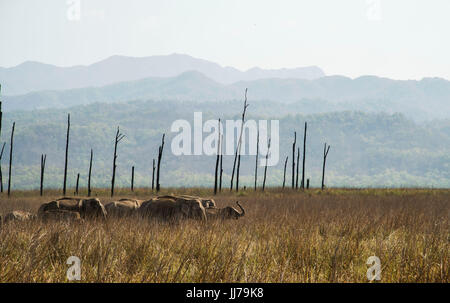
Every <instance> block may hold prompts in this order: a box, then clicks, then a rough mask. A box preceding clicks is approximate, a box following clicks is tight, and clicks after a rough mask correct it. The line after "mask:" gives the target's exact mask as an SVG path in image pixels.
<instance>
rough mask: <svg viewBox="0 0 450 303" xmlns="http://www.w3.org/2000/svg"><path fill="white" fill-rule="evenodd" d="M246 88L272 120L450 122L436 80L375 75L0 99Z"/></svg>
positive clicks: (41, 101) (188, 95) (71, 100)
mask: <svg viewBox="0 0 450 303" xmlns="http://www.w3.org/2000/svg"><path fill="white" fill-rule="evenodd" d="M245 88H248V98H249V102H251V103H253V104H254V103H255V102H257V101H261V102H262V101H270V102H269V104H274V103H276V104H280V105H281V106H280V105H275V106H272V107H271V110H270V111H267V113H268V114H271V115H276V114H277V113H279V112H280V111H283V112H284V113H286V111H292V112H298V113H318V112H327V111H341V110H356V111H365V112H380V111H383V112H387V113H394V112H400V113H404V114H406V115H407V116H409V117H411V118H413V119H415V120H416V121H420V120H429V119H442V118H450V82H449V81H447V80H444V79H440V78H424V79H422V80H420V81H416V80H408V81H402V80H391V79H386V78H379V77H375V76H363V77H359V78H356V79H350V78H347V77H342V76H325V77H321V78H318V79H314V80H305V79H292V78H291V79H280V78H271V79H261V80H253V81H239V82H235V83H232V84H222V83H218V82H216V81H214V80H212V79H210V78H208V77H206V76H205V75H203V74H202V73H200V72H196V71H189V72H185V73H182V74H180V75H178V76H175V77H166V78H162V77H150V78H145V79H141V80H136V81H128V82H120V83H116V84H111V85H107V86H103V87H88V88H78V89H69V90H59V91H58V90H48V91H40V92H32V93H28V94H24V95H19V96H3V98H2V99H3V101H4V103H3V109H4V110H5V111H12V110H32V109H41V108H63V107H69V106H74V105H83V104H91V103H95V102H100V103H113V102H124V101H129V100H156V101H158V100H179V101H198V102H205V101H206V102H221V101H230V100H242V99H243V95H244V90H245ZM264 104H266V103H264ZM288 104H290V105H288Z"/></svg>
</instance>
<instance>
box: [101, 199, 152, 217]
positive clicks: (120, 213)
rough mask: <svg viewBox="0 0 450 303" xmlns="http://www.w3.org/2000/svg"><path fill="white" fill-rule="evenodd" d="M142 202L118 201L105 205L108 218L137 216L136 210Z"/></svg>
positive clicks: (132, 200) (133, 200)
mask: <svg viewBox="0 0 450 303" xmlns="http://www.w3.org/2000/svg"><path fill="white" fill-rule="evenodd" d="M142 202H143V200H135V199H120V200H119V201H113V202H110V203H108V204H106V205H105V209H106V212H107V213H108V217H109V216H114V217H124V216H132V215H134V214H137V210H138V209H139V207H140V206H141V204H142Z"/></svg>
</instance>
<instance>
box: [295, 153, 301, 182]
mask: <svg viewBox="0 0 450 303" xmlns="http://www.w3.org/2000/svg"><path fill="white" fill-rule="evenodd" d="M299 164H300V147H297V171H296V175H295V189H298V167H299V166H300V165H299Z"/></svg>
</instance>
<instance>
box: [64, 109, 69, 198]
mask: <svg viewBox="0 0 450 303" xmlns="http://www.w3.org/2000/svg"><path fill="white" fill-rule="evenodd" d="M69 133H70V114H67V136H66V156H65V161H64V184H63V195H64V196H65V195H66V182H67V160H68V157H69Z"/></svg>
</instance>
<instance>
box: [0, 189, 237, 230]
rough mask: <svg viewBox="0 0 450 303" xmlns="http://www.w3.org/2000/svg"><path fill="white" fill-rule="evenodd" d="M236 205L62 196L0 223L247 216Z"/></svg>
mask: <svg viewBox="0 0 450 303" xmlns="http://www.w3.org/2000/svg"><path fill="white" fill-rule="evenodd" d="M236 204H237V206H238V207H239V208H240V211H238V210H236V209H235V208H234V207H231V206H227V207H224V208H218V207H217V206H216V202H215V201H214V200H213V199H206V198H201V197H195V196H187V195H166V196H157V197H154V198H152V199H150V200H147V201H144V200H136V199H120V200H118V201H113V202H109V203H108V204H106V205H103V204H102V202H100V200H99V199H98V198H86V199H84V198H73V197H63V198H59V199H56V200H54V201H51V202H47V203H44V204H42V205H41V206H40V207H39V210H38V212H37V215H36V214H32V213H30V212H26V211H22V210H15V211H12V212H10V213H8V214H6V215H4V216H1V215H0V225H2V224H5V223H8V222H10V221H28V220H42V221H49V220H56V221H82V220H86V219H102V220H103V219H107V218H118V217H131V216H138V217H141V218H158V219H162V220H165V221H179V220H181V219H195V220H201V221H207V220H214V219H220V220H224V219H239V218H240V217H242V216H244V215H245V210H244V208H243V207H242V206H241V204H240V203H239V202H238V201H236Z"/></svg>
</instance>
